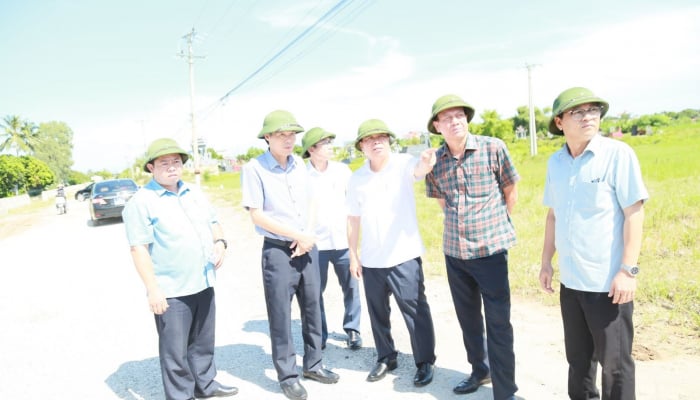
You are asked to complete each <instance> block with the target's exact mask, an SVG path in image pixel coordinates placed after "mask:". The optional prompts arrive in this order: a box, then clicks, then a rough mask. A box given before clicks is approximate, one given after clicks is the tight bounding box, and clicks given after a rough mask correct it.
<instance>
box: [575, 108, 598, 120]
mask: <svg viewBox="0 0 700 400" xmlns="http://www.w3.org/2000/svg"><path fill="white" fill-rule="evenodd" d="M603 108H604V107H603V106H593V107H590V108H579V109H578V110H569V111H568V113H569V115H571V118H572V119H573V120H574V121H581V120H582V119H583V117H585V116H586V115H590V116H592V117H594V118H599V117H600V115H601V114H602V113H603Z"/></svg>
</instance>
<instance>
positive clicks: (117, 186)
mask: <svg viewBox="0 0 700 400" xmlns="http://www.w3.org/2000/svg"><path fill="white" fill-rule="evenodd" d="M137 190H138V186H137V185H136V182H134V181H133V180H131V179H111V180H107V181H102V182H96V183H95V184H94V186H93V187H92V192H91V193H90V218H91V219H92V221H93V224H96V223H97V222H99V221H100V220H102V219H106V218H121V216H122V210H123V209H124V205H125V204H126V202H127V201H129V199H130V198H131V196H133V195H134V193H136V191H137Z"/></svg>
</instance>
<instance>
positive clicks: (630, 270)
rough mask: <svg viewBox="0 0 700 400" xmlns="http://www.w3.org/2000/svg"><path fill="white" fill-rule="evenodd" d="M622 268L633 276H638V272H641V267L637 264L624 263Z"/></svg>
mask: <svg viewBox="0 0 700 400" xmlns="http://www.w3.org/2000/svg"><path fill="white" fill-rule="evenodd" d="M622 269H624V270H625V271H627V273H628V274H630V275H632V276H637V274H638V273H639V267H638V266H636V265H627V264H622Z"/></svg>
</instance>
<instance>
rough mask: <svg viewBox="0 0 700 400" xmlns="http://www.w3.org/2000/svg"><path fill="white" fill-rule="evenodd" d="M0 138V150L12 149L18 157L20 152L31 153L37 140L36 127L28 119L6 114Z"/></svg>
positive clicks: (1, 125)
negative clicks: (23, 119)
mask: <svg viewBox="0 0 700 400" xmlns="http://www.w3.org/2000/svg"><path fill="white" fill-rule="evenodd" d="M0 127H1V128H2V129H3V131H4V132H3V133H2V138H1V139H0V140H1V142H0V151H9V150H14V152H15V155H16V156H18V157H19V155H20V153H23V154H26V155H31V154H33V152H34V147H35V146H36V144H37V141H38V128H37V127H36V125H35V124H34V123H32V122H29V121H26V120H25V121H22V120H21V119H20V117H19V116H17V115H8V116H7V117H5V120H4V122H3V123H0Z"/></svg>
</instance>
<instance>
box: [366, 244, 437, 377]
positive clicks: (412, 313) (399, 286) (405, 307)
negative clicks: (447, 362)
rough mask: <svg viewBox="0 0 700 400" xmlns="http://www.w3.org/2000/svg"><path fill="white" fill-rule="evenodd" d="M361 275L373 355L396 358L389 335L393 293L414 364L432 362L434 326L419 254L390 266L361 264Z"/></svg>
mask: <svg viewBox="0 0 700 400" xmlns="http://www.w3.org/2000/svg"><path fill="white" fill-rule="evenodd" d="M362 276H363V279H362V280H363V282H364V284H365V298H366V300H367V311H368V313H369V319H370V324H371V325H372V335H373V337H374V344H375V346H376V347H377V359H378V360H381V359H382V358H389V359H392V358H393V359H396V355H397V351H396V348H395V347H394V339H393V337H392V336H391V320H390V316H391V307H390V304H389V297H390V296H391V295H392V294H393V295H394V300H396V304H397V305H398V306H399V310H400V311H401V315H402V316H403V319H404V322H405V323H406V328H407V329H408V334H409V336H410V338H411V349H412V350H413V360H414V361H415V363H416V366H418V365H420V364H422V363H425V362H428V363H431V364H434V363H435V329H434V328H433V317H432V315H431V314H430V306H429V305H428V300H427V299H426V297H425V285H424V282H423V267H422V263H421V259H420V257H418V258H414V259H412V260H409V261H406V262H404V263H401V264H399V265H396V266H394V267H391V268H362Z"/></svg>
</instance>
